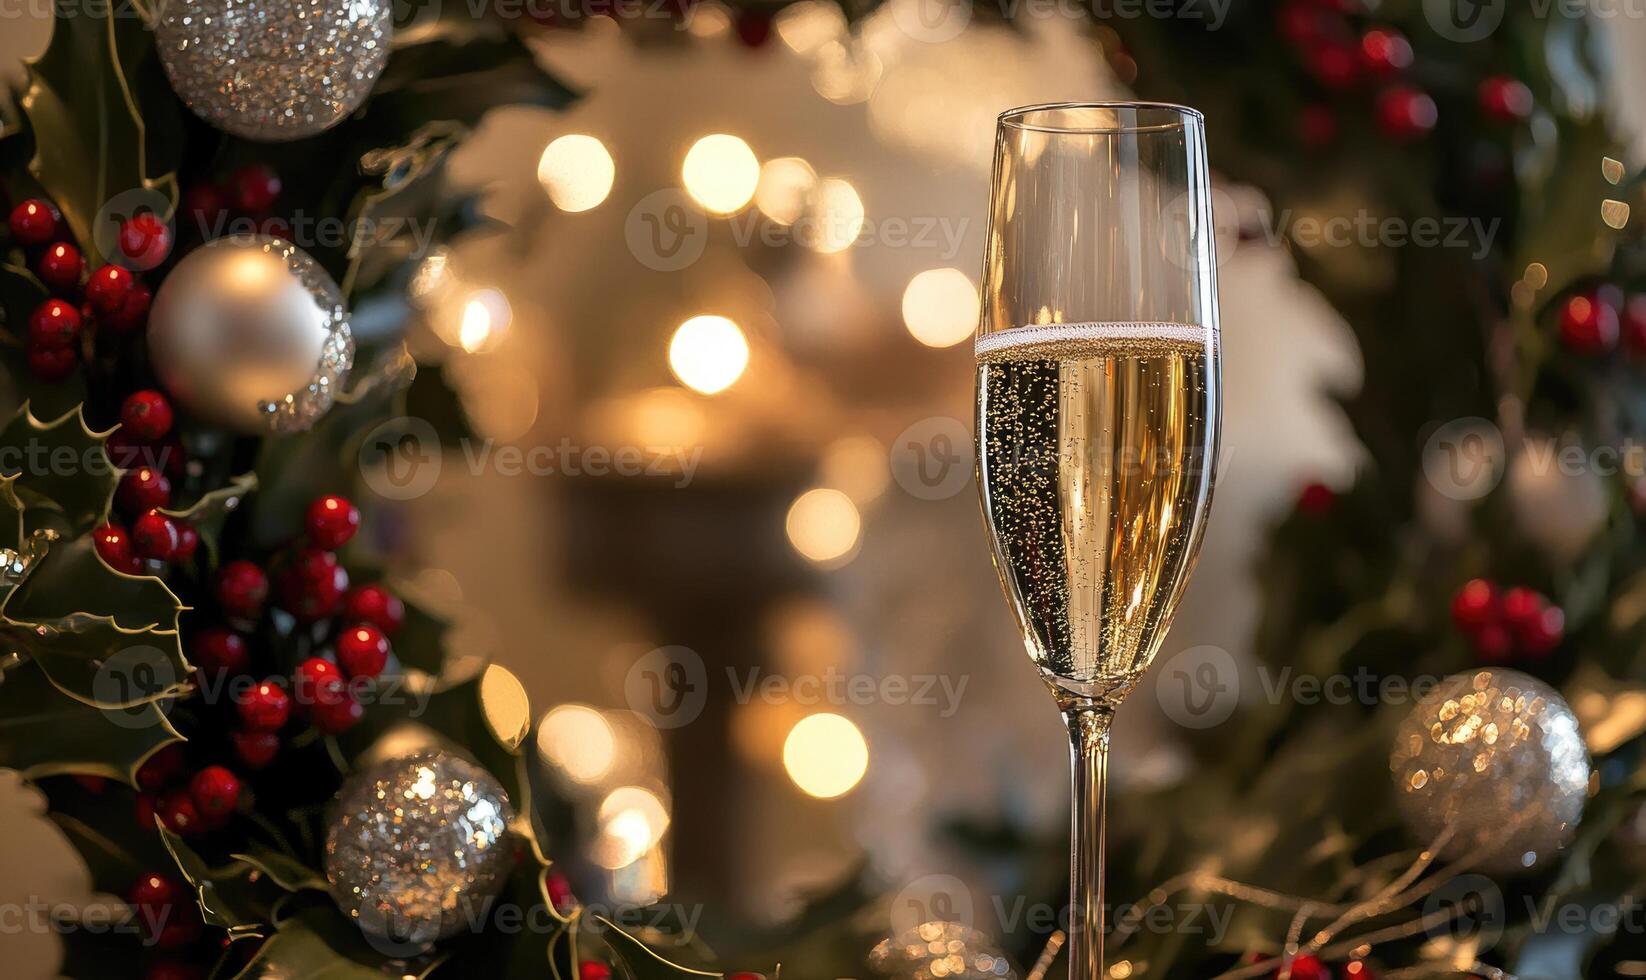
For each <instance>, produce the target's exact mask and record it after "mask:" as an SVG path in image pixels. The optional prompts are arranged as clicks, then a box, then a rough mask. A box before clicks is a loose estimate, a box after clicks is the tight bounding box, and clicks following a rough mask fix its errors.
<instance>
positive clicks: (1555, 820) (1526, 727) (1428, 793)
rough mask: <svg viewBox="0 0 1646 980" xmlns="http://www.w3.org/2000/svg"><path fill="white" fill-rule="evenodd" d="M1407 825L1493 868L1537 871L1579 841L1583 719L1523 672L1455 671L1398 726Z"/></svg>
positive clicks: (1456, 855)
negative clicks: (1579, 720)
mask: <svg viewBox="0 0 1646 980" xmlns="http://www.w3.org/2000/svg"><path fill="white" fill-rule="evenodd" d="M1389 768H1390V770H1391V771H1392V772H1393V774H1394V781H1395V796H1396V799H1397V801H1398V804H1399V807H1400V813H1401V816H1402V817H1403V818H1405V821H1406V825H1407V826H1408V827H1409V828H1411V830H1412V832H1413V833H1414V834H1415V835H1416V836H1417V837H1418V839H1419V840H1422V841H1424V842H1425V843H1427V842H1430V841H1434V840H1438V839H1441V838H1442V837H1445V844H1444V848H1443V850H1444V853H1445V854H1446V855H1447V856H1448V857H1450V858H1452V859H1468V860H1469V862H1470V863H1471V864H1473V865H1474V866H1476V867H1479V868H1481V869H1483V870H1486V871H1492V872H1499V873H1507V872H1513V871H1518V870H1522V869H1525V868H1531V867H1533V866H1534V865H1536V864H1537V863H1538V862H1539V861H1541V860H1543V859H1544V858H1547V857H1548V856H1549V855H1551V854H1553V853H1554V852H1556V851H1558V850H1560V849H1561V848H1562V847H1564V846H1565V845H1566V843H1567V842H1568V841H1570V840H1571V839H1572V834H1573V832H1574V831H1575V830H1576V829H1577V824H1578V821H1579V820H1581V819H1582V817H1583V802H1584V800H1585V798H1586V797H1587V794H1588V787H1589V753H1588V750H1587V748H1586V747H1585V746H1584V743H1583V735H1582V733H1581V732H1580V731H1579V730H1578V725H1577V717H1576V716H1575V715H1573V714H1572V709H1571V708H1569V707H1568V706H1567V705H1566V702H1565V701H1564V700H1562V698H1561V697H1560V695H1559V694H1558V693H1556V691H1555V689H1554V688H1552V687H1550V686H1549V685H1547V684H1545V683H1543V682H1542V681H1540V680H1537V679H1536V678H1533V677H1528V676H1527V675H1525V674H1522V673H1520V672H1519V671H1515V670H1478V671H1471V672H1468V673H1464V674H1454V675H1452V676H1451V677H1448V678H1446V679H1445V680H1444V681H1442V682H1441V684H1440V686H1439V687H1438V688H1436V689H1435V690H1434V691H1433V692H1431V693H1430V694H1429V695H1428V696H1427V697H1425V698H1423V700H1422V701H1420V702H1418V705H1417V707H1416V708H1414V709H1413V710H1412V713H1411V714H1410V715H1408V716H1407V717H1406V720H1405V721H1403V722H1402V723H1401V725H1400V730H1399V731H1398V732H1397V733H1396V735H1395V744H1394V751H1393V753H1392V754H1391V756H1390V759H1389Z"/></svg>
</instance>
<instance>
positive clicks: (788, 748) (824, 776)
mask: <svg viewBox="0 0 1646 980" xmlns="http://www.w3.org/2000/svg"><path fill="white" fill-rule="evenodd" d="M783 768H784V770H785V771H787V772H788V774H789V778H790V779H791V780H793V781H794V784H795V785H796V786H797V787H799V788H800V791H801V792H803V793H805V794H806V795H808V796H814V797H816V798H818V799H820V800H832V799H834V798H835V797H838V796H844V795H845V794H846V793H849V792H851V790H852V788H853V787H855V786H856V785H857V784H858V782H860V781H861V780H862V779H863V774H864V773H866V772H868V770H869V743H868V742H867V741H865V740H864V738H863V733H862V732H861V731H859V730H858V727H857V726H856V725H854V724H852V722H851V721H850V720H849V719H847V718H844V717H842V716H840V715H837V714H832V713H830V712H822V713H819V714H815V715H808V716H807V717H805V718H802V719H800V721H799V722H797V723H796V724H795V726H794V727H793V728H791V729H790V730H789V737H788V738H786V739H784V741H783Z"/></svg>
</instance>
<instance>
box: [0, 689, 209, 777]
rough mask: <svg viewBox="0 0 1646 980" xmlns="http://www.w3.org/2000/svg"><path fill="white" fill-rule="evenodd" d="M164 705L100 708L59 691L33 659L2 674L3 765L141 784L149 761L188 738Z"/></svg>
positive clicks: (0, 735) (36, 772)
mask: <svg viewBox="0 0 1646 980" xmlns="http://www.w3.org/2000/svg"><path fill="white" fill-rule="evenodd" d="M163 707H164V706H163V705H159V704H152V703H151V704H143V705H138V706H136V707H133V708H129V709H119V710H105V709H101V708H94V707H92V706H91V705H88V704H85V703H84V702H82V701H78V700H75V699H74V698H71V697H69V696H68V695H66V694H64V693H63V692H62V691H59V690H58V689H57V688H56V687H55V686H53V685H52V683H51V680H50V679H49V678H47V677H46V675H45V673H44V672H43V671H41V669H40V667H39V665H37V664H33V663H24V664H19V665H17V666H15V667H12V668H10V669H8V670H6V671H5V672H4V673H3V674H0V766H5V767H6V768H8V769H16V770H18V771H20V772H21V773H22V774H23V775H24V776H26V777H29V778H38V777H41V776H49V775H54V774H57V773H81V774H87V775H94V776H105V777H107V778H109V779H117V780H120V781H121V782H124V783H127V784H130V785H135V784H136V779H137V775H136V774H137V767H138V766H140V765H142V763H143V760H144V759H147V758H148V757H149V756H150V755H152V754H153V753H155V752H157V751H159V750H160V749H161V748H162V747H164V746H166V745H169V744H171V743H172V742H179V741H182V736H181V735H179V734H177V729H175V728H173V727H172V725H171V722H170V721H168V720H167V718H166V715H165V712H164V711H163V710H162V708H163Z"/></svg>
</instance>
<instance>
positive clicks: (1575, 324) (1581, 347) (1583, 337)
mask: <svg viewBox="0 0 1646 980" xmlns="http://www.w3.org/2000/svg"><path fill="white" fill-rule="evenodd" d="M1617 335H1618V317H1617V310H1616V309H1615V308H1614V307H1613V306H1612V304H1610V303H1603V302H1601V301H1600V299H1599V298H1598V297H1597V296H1594V295H1578V296H1573V297H1571V298H1569V299H1567V300H1566V303H1565V304H1564V305H1563V306H1561V308H1560V341H1561V343H1562V344H1564V345H1565V346H1566V349H1567V350H1569V351H1571V352H1573V353H1574V354H1587V355H1595V354H1604V353H1606V352H1607V351H1609V350H1611V349H1612V348H1613V347H1616V346H1617Z"/></svg>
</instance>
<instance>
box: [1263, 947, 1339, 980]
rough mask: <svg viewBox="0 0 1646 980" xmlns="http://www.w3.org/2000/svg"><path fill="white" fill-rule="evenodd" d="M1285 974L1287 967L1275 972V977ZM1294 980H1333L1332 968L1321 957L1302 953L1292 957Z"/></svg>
mask: <svg viewBox="0 0 1646 980" xmlns="http://www.w3.org/2000/svg"><path fill="white" fill-rule="evenodd" d="M1284 972H1285V967H1282V968H1281V969H1279V970H1276V971H1275V976H1277V977H1278V976H1280V975H1282V974H1283V973H1284ZM1291 978H1292V980H1332V971H1331V968H1330V967H1328V966H1327V965H1326V964H1324V963H1322V962H1321V961H1320V958H1319V957H1316V956H1310V955H1309V954H1308V953H1301V954H1299V955H1297V956H1294V957H1292V972H1291Z"/></svg>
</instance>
